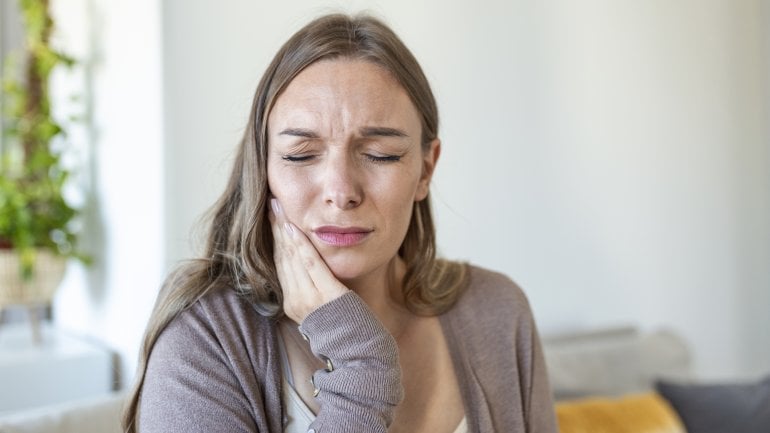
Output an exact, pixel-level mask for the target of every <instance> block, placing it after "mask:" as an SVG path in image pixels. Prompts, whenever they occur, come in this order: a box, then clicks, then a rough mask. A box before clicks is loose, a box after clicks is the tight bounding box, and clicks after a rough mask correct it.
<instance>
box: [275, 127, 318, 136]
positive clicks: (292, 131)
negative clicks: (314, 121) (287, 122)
mask: <svg viewBox="0 0 770 433" xmlns="http://www.w3.org/2000/svg"><path fill="white" fill-rule="evenodd" d="M278 135H289V136H292V137H303V138H319V136H318V134H316V133H315V132H313V131H311V130H309V129H302V128H287V129H284V130H283V131H281V132H280V133H278Z"/></svg>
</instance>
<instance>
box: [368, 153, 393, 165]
mask: <svg viewBox="0 0 770 433" xmlns="http://www.w3.org/2000/svg"><path fill="white" fill-rule="evenodd" d="M365 156H366V159H368V160H369V161H371V162H378V163H383V162H397V161H400V160H401V156H400V155H385V156H380V155H372V154H368V153H367V154H366V155H365Z"/></svg>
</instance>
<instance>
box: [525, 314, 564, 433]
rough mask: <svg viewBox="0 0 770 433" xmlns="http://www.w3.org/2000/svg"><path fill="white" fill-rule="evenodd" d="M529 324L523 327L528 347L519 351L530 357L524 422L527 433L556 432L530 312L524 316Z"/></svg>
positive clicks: (549, 392)
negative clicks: (528, 333) (526, 335)
mask: <svg viewBox="0 0 770 433" xmlns="http://www.w3.org/2000/svg"><path fill="white" fill-rule="evenodd" d="M525 320H528V321H529V326H526V327H524V329H527V330H528V332H530V334H531V335H530V336H529V338H528V339H523V340H529V344H528V346H529V347H528V348H527V349H523V350H522V351H521V352H520V353H522V354H523V356H528V357H530V362H529V365H530V368H529V369H528V375H529V379H528V384H529V386H528V390H529V393H528V395H526V397H525V398H526V402H525V418H526V419H525V424H526V426H527V432H529V433H555V432H558V431H559V429H558V426H557V423H556V416H555V413H554V404H553V397H552V393H551V386H550V384H549V382H548V372H547V368H546V364H545V356H544V354H543V349H542V344H541V343H540V337H539V335H538V332H537V327H536V326H535V321H534V319H533V318H532V314H531V312H530V313H529V314H527V315H526V316H525Z"/></svg>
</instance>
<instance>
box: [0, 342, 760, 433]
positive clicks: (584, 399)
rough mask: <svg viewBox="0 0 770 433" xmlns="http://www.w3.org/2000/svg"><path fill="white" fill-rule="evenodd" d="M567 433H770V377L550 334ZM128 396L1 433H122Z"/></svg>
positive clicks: (552, 371) (678, 351) (36, 415)
mask: <svg viewBox="0 0 770 433" xmlns="http://www.w3.org/2000/svg"><path fill="white" fill-rule="evenodd" d="M543 349H544V353H545V358H546V364H547V366H548V370H549V376H550V380H551V386H552V389H553V392H554V397H555V400H556V413H557V417H558V420H559V424H560V429H561V433H717V432H721V433H768V432H770V378H767V379H765V380H760V381H759V382H756V383H741V384H711V385H709V384H698V383H696V382H695V381H694V378H693V375H692V362H691V352H690V350H689V348H688V347H687V344H686V342H685V341H684V340H683V339H682V338H681V337H680V336H678V335H677V334H676V333H674V332H671V331H667V330H656V331H653V332H641V331H640V330H638V329H636V328H634V327H617V328H608V329H601V330H596V331H584V332H578V333H562V334H558V335H553V334H551V335H545V336H544V337H543ZM124 400H125V395H124V394H122V393H117V394H111V395H106V396H104V397H102V398H97V399H89V400H85V401H79V402H72V403H68V404H66V405H58V406H54V407H46V408H39V409H35V410H30V411H26V412H22V413H16V414H13V415H10V416H4V417H0V433H54V432H56V433H113V432H114V433H119V432H120V428H119V425H118V420H119V417H120V412H121V410H122V406H123V402H124Z"/></svg>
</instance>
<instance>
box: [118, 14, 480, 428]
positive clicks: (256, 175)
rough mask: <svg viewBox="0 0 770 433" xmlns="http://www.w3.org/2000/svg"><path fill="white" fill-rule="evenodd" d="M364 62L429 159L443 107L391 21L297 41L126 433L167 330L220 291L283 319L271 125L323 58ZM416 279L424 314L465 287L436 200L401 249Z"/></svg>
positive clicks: (275, 78)
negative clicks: (405, 107)
mask: <svg viewBox="0 0 770 433" xmlns="http://www.w3.org/2000/svg"><path fill="white" fill-rule="evenodd" d="M334 58H345V59H361V60H366V61H370V62H373V63H375V64H377V65H379V66H381V67H383V68H385V69H386V70H388V71H389V72H390V73H391V74H392V75H393V77H395V78H396V80H397V81H398V82H399V83H400V85H401V86H402V87H403V88H404V89H405V90H406V92H407V94H408V95H409V97H410V98H411V100H412V103H414V105H415V107H416V108H417V111H418V112H419V113H420V120H421V123H422V136H421V143H422V147H423V151H427V150H428V149H429V146H430V143H431V141H433V140H434V139H435V138H436V137H437V135H438V108H437V106H436V101H435V98H434V97H433V93H432V91H431V89H430V85H429V84H428V80H427V79H426V77H425V74H424V73H423V71H422V68H420V65H419V64H418V63H417V60H416V59H415V58H414V56H413V55H412V53H411V52H410V51H409V49H408V48H407V47H406V46H405V45H404V43H403V42H402V41H401V40H400V39H399V38H398V36H396V34H395V33H394V32H393V31H392V30H391V29H390V28H388V26H386V25H385V24H383V23H382V22H381V21H379V20H377V19H375V18H372V17H370V16H364V15H361V16H352V17H351V16H348V15H342V14H332V15H325V16H322V17H320V18H317V19H315V20H313V21H311V22H310V23H308V24H307V25H306V26H305V27H303V28H302V29H300V30H299V31H298V32H297V33H295V34H294V35H293V36H292V37H291V38H290V39H289V40H288V41H287V42H286V43H285V44H284V45H283V46H282V47H281V49H280V50H279V51H278V53H277V54H276V55H275V57H274V58H273V60H272V62H271V63H270V65H269V66H268V68H267V70H266V71H265V74H264V75H263V77H262V79H261V81H260V82H259V85H258V86H257V90H256V93H255V95H254V101H253V103H252V107H251V113H250V115H249V122H248V125H247V126H246V130H245V133H244V135H243V138H242V139H241V142H240V146H239V148H238V153H237V156H236V158H235V161H234V166H233V170H232V173H231V175H230V178H229V181H228V183H227V186H226V189H225V191H224V193H223V194H222V196H221V197H220V198H219V200H218V201H217V202H216V203H215V205H214V206H213V207H212V208H211V211H210V226H209V233H208V237H207V240H206V246H205V252H204V255H203V257H201V258H199V259H194V260H190V261H187V262H185V263H184V264H183V265H181V266H180V267H179V268H178V269H177V270H176V271H174V272H173V273H172V274H171V275H169V277H168V278H167V279H166V281H165V282H164V284H163V288H162V289H161V291H160V294H159V296H158V300H157V301H156V304H155V308H154V310H153V312H152V316H151V318H150V321H149V324H148V326H147V330H146V331H145V335H144V341H143V344H142V347H141V353H140V358H139V366H138V371H137V379H136V383H135V384H134V387H133V389H132V392H131V394H130V396H129V400H128V403H127V406H126V409H125V412H124V415H123V428H124V431H126V432H130V433H133V432H135V431H136V418H137V409H138V402H139V398H140V394H141V390H142V384H143V382H144V375H145V372H146V369H147V361H148V359H149V356H150V352H151V351H152V348H153V345H154V344H155V341H156V340H157V339H158V336H159V335H160V334H161V332H163V330H164V329H165V327H166V326H167V325H168V324H169V323H170V322H171V321H172V320H173V319H174V318H175V317H176V316H177V315H178V314H179V313H180V312H182V311H184V310H185V309H187V308H189V307H190V306H191V305H192V304H194V303H195V302H196V301H197V300H198V299H200V298H201V297H202V296H203V295H205V294H206V293H207V292H208V291H209V290H210V289H211V288H212V287H222V286H225V287H231V288H232V289H234V290H236V291H238V292H239V293H240V294H241V295H242V296H244V297H247V298H248V299H249V301H250V302H252V303H253V304H254V306H255V307H256V309H257V311H258V312H259V313H260V314H262V315H264V316H270V317H279V316H281V315H282V314H283V310H282V304H283V293H282V291H281V286H280V283H279V281H278V277H277V274H276V270H275V264H274V261H273V237H272V233H271V230H270V224H269V221H268V219H267V213H266V212H267V206H268V204H267V202H268V196H269V191H268V185H267V119H268V115H269V114H270V110H271V109H272V107H273V104H274V103H275V101H276V99H277V98H278V97H279V96H280V94H281V92H282V90H283V89H285V88H286V86H287V85H288V84H289V82H291V80H292V79H294V77H296V76H297V75H298V74H299V73H300V72H302V71H303V70H304V69H305V68H306V67H308V66H309V65H311V64H313V63H315V62H317V61H319V60H322V59H334ZM399 255H401V257H403V259H404V262H405V263H406V266H407V271H406V274H405V276H404V280H403V295H404V299H405V302H406V306H407V307H408V308H409V309H410V310H411V311H412V312H414V313H415V314H420V315H437V314H441V313H443V312H445V311H446V310H448V309H449V308H451V306H452V305H453V304H454V302H455V301H456V300H457V298H458V296H459V294H460V292H461V290H462V288H463V287H464V286H465V281H466V279H467V277H466V266H465V265H464V264H460V263H455V262H450V261H446V260H438V259H436V239H435V227H434V223H433V216H432V214H431V208H430V198H429V197H426V198H425V199H424V200H421V201H419V202H416V203H415V206H414V209H413V211H412V217H411V221H410V223H409V228H408V230H407V233H406V236H405V238H404V240H403V243H402V244H401V247H400V249H399Z"/></svg>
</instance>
